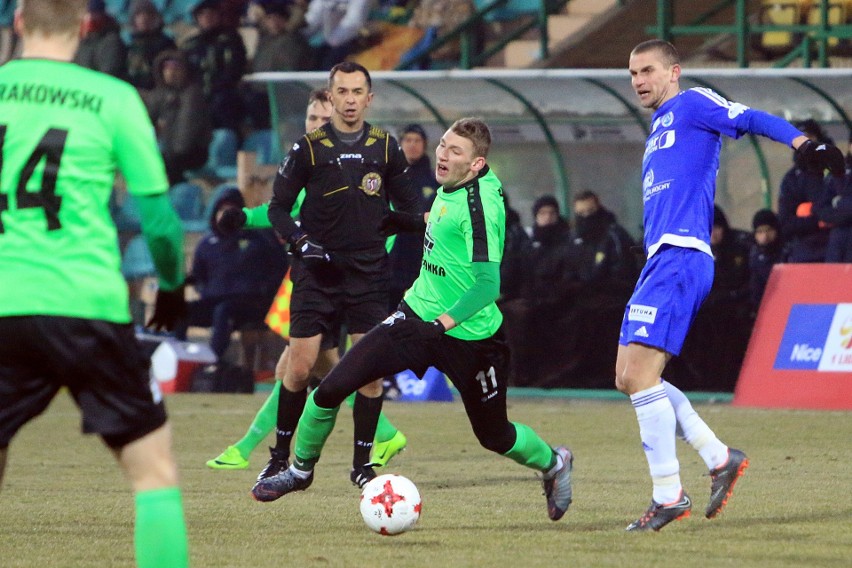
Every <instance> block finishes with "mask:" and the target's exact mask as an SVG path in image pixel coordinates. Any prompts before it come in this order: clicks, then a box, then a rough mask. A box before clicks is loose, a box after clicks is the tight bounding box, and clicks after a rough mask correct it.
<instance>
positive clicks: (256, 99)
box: [243, 0, 312, 129]
mask: <svg viewBox="0 0 852 568" xmlns="http://www.w3.org/2000/svg"><path fill="white" fill-rule="evenodd" d="M256 5H257V6H258V7H259V8H260V14H259V20H258V31H259V35H258V40H257V50H256V51H255V54H254V59H253V60H252V62H251V71H252V72H254V73H262V72H267V71H304V70H307V69H310V68H311V56H312V53H311V48H310V46H309V45H308V42H307V40H306V39H305V37H304V36H303V35H302V34H301V33H300V32H299V28H300V27H301V26H302V25H304V23H305V6H304V4H303V3H302V2H301V1H299V0H265V1H263V2H256ZM243 96H244V97H245V100H246V110H247V113H248V118H249V121H250V126H251V127H252V128H255V129H266V128H270V127H271V125H270V114H269V96H268V94H267V88H266V85H264V84H260V83H247V84H246V85H244V88H243Z"/></svg>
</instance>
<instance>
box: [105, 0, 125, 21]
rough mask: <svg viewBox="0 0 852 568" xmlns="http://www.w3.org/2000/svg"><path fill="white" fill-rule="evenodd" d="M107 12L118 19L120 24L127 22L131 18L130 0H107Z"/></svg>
mask: <svg viewBox="0 0 852 568" xmlns="http://www.w3.org/2000/svg"><path fill="white" fill-rule="evenodd" d="M104 3H105V4H106V11H107V13H108V14H109V15H110V16H112V17H113V18H115V19H116V20H118V22H119V23H120V24H126V23H127V22H128V21H129V19H130V0H105V2H104Z"/></svg>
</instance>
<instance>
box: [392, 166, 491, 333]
mask: <svg viewBox="0 0 852 568" xmlns="http://www.w3.org/2000/svg"><path fill="white" fill-rule="evenodd" d="M505 237H506V206H505V204H504V201H503V187H502V184H501V183H500V180H499V179H497V176H496V175H494V172H492V171H491V168H489V167H488V166H486V167H485V168H484V169H483V170H482V171H480V172H479V175H478V176H477V177H475V178H474V179H472V180H471V181H469V182H467V183H466V184H465V185H463V186H461V187H458V188H455V189H451V190H449V191H448V190H446V189H445V188H443V187H441V188H439V189H438V193H437V196H436V197H435V201H434V203H433V204H432V209H431V210H430V211H429V222H428V223H427V225H426V236H425V238H424V240H423V261H422V264H421V266H420V275H419V276H418V277H417V280H415V281H414V284H413V285H412V286H411V288H410V289H409V290H408V292H407V293H406V294H405V302H406V303H407V304H408V305H409V306H410V307H411V309H412V310H414V312H415V313H416V314H417V315H418V316H420V317H421V318H423V319H424V320H427V321H428V320H432V319H435V318H436V317H438V316H439V315H441V314H443V313H445V312H446V311H447V310H448V309H450V308H451V307H452V306H453V305H454V304H455V303H456V302H457V301H458V299H459V298H461V296H462V294H464V293H465V292H467V290H469V289H470V287H471V286H473V283H474V280H475V277H474V273H473V267H472V265H471V263H473V262H496V263H498V264H499V263H500V260H501V259H502V258H503V241H504V240H505ZM502 321H503V314H501V313H500V310H499V309H498V308H497V305H496V304H495V303H494V302H491V303H490V304H488V305H487V306H485V307H484V308H483V309H481V310H479V311H478V312H477V313H475V314H474V315H473V316H471V317H470V318H468V319H466V320H464V321H462V322H459V325H457V326H456V327H454V328H453V329H451V330H449V331H448V332H447V335H450V336H452V337H455V338H458V339H465V340H476V339H486V338H488V337H491V336H492V335H494V333H495V332H496V331H497V329H498V328H499V327H500V324H501V323H502Z"/></svg>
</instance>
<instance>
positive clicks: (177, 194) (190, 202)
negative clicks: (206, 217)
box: [169, 182, 204, 221]
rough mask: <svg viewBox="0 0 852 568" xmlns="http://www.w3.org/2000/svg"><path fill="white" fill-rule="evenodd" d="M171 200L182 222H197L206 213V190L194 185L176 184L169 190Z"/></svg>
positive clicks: (187, 183) (186, 183)
mask: <svg viewBox="0 0 852 568" xmlns="http://www.w3.org/2000/svg"><path fill="white" fill-rule="evenodd" d="M169 200H170V201H171V202H172V207H174V208H175V211H177V214H178V217H180V219H181V221H196V220H198V219H201V218H202V214H203V213H204V190H202V189H201V188H200V187H199V186H197V185H195V184H194V183H189V182H182V183H176V184H175V185H173V186H172V187H170V188H169Z"/></svg>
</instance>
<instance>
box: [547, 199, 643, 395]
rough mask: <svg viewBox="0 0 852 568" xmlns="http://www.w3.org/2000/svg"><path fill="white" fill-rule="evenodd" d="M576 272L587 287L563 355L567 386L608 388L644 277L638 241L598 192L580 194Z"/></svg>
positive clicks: (575, 305) (576, 303)
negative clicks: (631, 302)
mask: <svg viewBox="0 0 852 568" xmlns="http://www.w3.org/2000/svg"><path fill="white" fill-rule="evenodd" d="M573 209H574V232H573V246H572V247H571V251H570V252H571V254H570V258H571V262H570V265H571V270H572V272H574V273H576V278H577V279H578V281H579V283H580V285H581V286H582V288H581V289H580V290H578V292H577V293H576V294H575V297H574V298H573V300H572V307H571V310H570V314H569V315H568V318H569V320H568V321H570V322H571V323H570V324H568V325H567V326H566V328H567V331H566V333H565V334H564V348H563V353H564V354H565V355H566V356H567V357H568V360H567V361H566V364H565V365H564V369H563V380H562V381H561V382H562V386H570V387H580V388H607V387H608V386H609V385H610V384H612V362H613V360H615V357H616V355H617V346H618V332H619V330H620V329H621V320H622V317H623V316H624V304H625V303H626V302H627V300H628V299H629V298H630V293H631V292H632V290H633V286H634V284H635V283H636V278H637V276H638V275H639V270H638V267H637V262H636V257H635V256H634V255H633V253H632V252H631V247H633V246H634V245H635V244H636V243H635V242H634V240H633V238H632V237H631V236H630V235H629V234H628V233H627V231H626V230H625V229H624V228H623V227H622V226H621V225H619V224H618V222H617V221H616V219H615V215H614V214H613V213H612V212H611V211H609V210H608V209H606V208H605V207H604V206H603V205H601V202H600V198H599V197H598V196H597V194H595V193H594V192H593V191H583V192H581V193H579V194H577V196H576V197H575V198H574V202H573Z"/></svg>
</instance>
